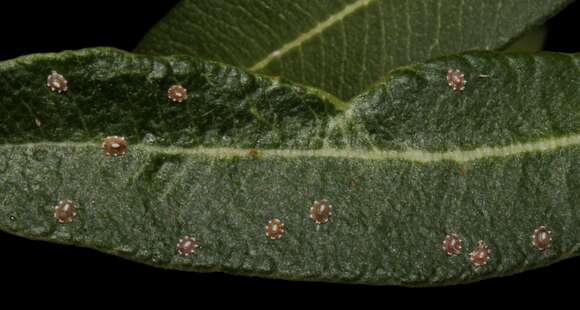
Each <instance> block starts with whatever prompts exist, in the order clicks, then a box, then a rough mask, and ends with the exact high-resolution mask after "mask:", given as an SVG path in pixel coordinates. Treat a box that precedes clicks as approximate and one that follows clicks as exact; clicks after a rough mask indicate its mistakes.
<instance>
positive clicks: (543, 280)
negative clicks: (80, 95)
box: [0, 0, 580, 305]
mask: <svg viewBox="0 0 580 310" xmlns="http://www.w3.org/2000/svg"><path fill="white" fill-rule="evenodd" d="M177 2H178V1H176V0H172V1H155V2H145V1H139V2H137V1H120V0H119V1H99V2H97V4H98V5H95V4H91V3H92V2H89V1H75V2H73V1H70V2H67V1H43V2H40V1H39V2H36V3H35V2H29V1H20V2H18V3H16V4H14V3H12V4H11V6H12V7H11V8H10V9H6V8H4V4H2V7H3V9H2V10H1V11H0V60H5V59H10V58H14V57H17V56H21V55H26V54H30V53H38V52H58V51H61V50H65V49H79V48H85V47H96V46H113V47H117V48H120V49H124V50H132V49H133V48H134V47H135V46H136V44H137V43H138V42H139V40H140V39H141V38H142V37H143V35H144V34H145V33H146V32H147V31H148V30H149V29H150V28H151V27H152V26H153V25H154V24H155V23H156V22H157V21H158V20H159V19H161V18H162V17H163V16H164V15H165V14H166V13H167V12H168V11H169V10H170V9H171V7H173V6H174V5H175V4H176V3H177ZM579 17H580V3H579V2H576V3H574V4H572V5H571V6H570V7H568V8H567V9H566V10H564V11H563V12H561V13H560V14H558V15H557V16H556V17H555V18H553V19H552V20H551V21H550V22H549V23H548V29H549V32H548V39H547V42H546V47H545V49H546V50H550V51H561V52H579V51H580V41H579V40H578V39H577V35H576V32H577V31H578V30H579V29H580V28H579V24H580V22H579V21H578V18H579ZM95 278H107V279H109V280H110V279H124V280H129V279H130V280H132V281H134V282H142V284H144V283H151V285H159V284H160V283H163V284H171V283H187V285H188V287H191V288H201V287H204V288H206V289H207V288H209V289H213V290H218V291H223V290H224V288H233V289H241V288H246V289H247V288H250V289H255V290H257V292H260V291H261V290H262V289H266V288H268V289H270V290H272V289H274V290H282V289H288V288H305V289H307V290H309V291H311V292H318V294H321V293H320V292H321V291H320V289H322V288H324V289H331V290H341V289H346V290H347V291H348V292H354V291H361V290H365V291H373V292H379V294H381V293H382V292H390V293H392V292H393V291H397V292H400V291H408V290H407V289H404V288H398V287H369V286H361V285H344V284H325V283H307V282H292V281H281V280H267V279H259V278H250V277H241V276H231V275H226V274H221V273H212V274H198V273H187V272H177V271H171V270H162V269H157V268H153V267H149V266H145V265H141V264H137V263H133V262H130V261H127V260H124V259H121V258H117V257H114V256H110V255H106V254H103V253H100V252H98V251H95V250H90V249H83V248H77V247H72V246H65V245H57V244H52V243H48V242H41V241H30V240H26V239H23V238H19V237H15V236H11V235H8V234H5V233H1V232H0V281H2V282H9V283H13V284H14V283H23V284H25V286H26V287H27V288H33V287H39V286H40V287H44V288H46V289H49V288H50V287H51V285H53V283H54V280H55V279H66V280H67V281H69V282H70V283H85V282H86V281H89V280H92V279H95ZM574 279H580V258H571V259H567V260H565V261H562V262H559V263H556V264H553V265H551V266H550V267H546V268H541V269H538V270H533V271H527V272H525V273H522V274H517V275H514V276H510V277H505V278H499V279H491V280H485V281H481V282H478V283H473V284H468V285H460V286H456V287H452V288H451V289H454V290H462V289H476V290H477V291H480V290H481V289H488V288H506V289H512V288H520V289H522V288H523V289H524V290H529V292H530V293H532V294H533V292H535V291H537V290H542V289H545V288H547V287H551V288H554V287H560V286H562V287H563V286H564V285H565V283H566V282H567V280H574ZM449 289H450V288H444V289H439V288H437V289H429V290H435V291H437V292H441V291H447V290H449ZM422 290H423V291H425V289H422ZM442 296H444V295H442ZM322 297H324V296H322ZM325 298H326V297H324V298H322V299H321V302H323V301H324V299H325ZM474 302H475V303H477V302H476V301H475V300H474ZM441 305H445V303H442V304H441ZM451 305H452V304H451Z"/></svg>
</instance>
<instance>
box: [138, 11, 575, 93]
mask: <svg viewBox="0 0 580 310" xmlns="http://www.w3.org/2000/svg"><path fill="white" fill-rule="evenodd" d="M570 2H571V1H570V0H550V1H529V0H496V1H481V0H462V1H451V0H422V1H407V0H323V1H311V0H283V1H280V0H241V1H240V0H236V1H231V0H217V1H213V0H212V1H209V0H205V1H198V0H183V1H182V2H181V3H180V4H179V5H177V6H176V7H175V8H174V9H173V10H172V11H171V12H170V13H169V14H168V16H166V17H165V18H164V19H163V20H162V21H161V22H160V23H159V24H158V25H157V26H156V27H155V28H154V29H153V30H152V31H151V32H150V33H149V34H148V35H147V36H146V37H145V38H144V40H143V41H142V42H141V44H140V46H139V47H138V49H137V50H138V51H139V52H147V53H160V54H175V53H183V54H190V55H197V56H200V57H202V58H205V59H214V60H219V61H222V62H225V63H229V64H233V65H237V66H241V67H246V68H250V69H251V70H253V71H259V72H264V73H267V74H270V75H281V76H284V77H287V78H289V79H291V80H294V81H298V82H300V83H303V84H307V85H313V86H316V87H318V88H321V89H324V90H326V91H328V92H330V93H332V94H335V95H336V96H337V97H340V98H344V99H348V98H351V97H352V96H354V95H357V94H358V93H360V92H361V91H362V90H364V89H366V88H368V86H369V85H371V84H373V83H375V82H376V81H378V80H380V79H382V78H383V77H384V76H385V74H386V73H387V72H388V71H390V70H392V69H395V68H397V67H400V66H402V65H407V64H411V63H417V62H422V61H426V60H428V59H430V58H433V57H436V56H441V55H450V54H455V53H457V52H463V51H467V50H474V49H495V48H499V47H502V46H504V45H505V44H507V43H508V42H509V41H511V40H512V39H514V38H516V37H518V36H520V35H521V34H522V33H523V32H524V31H525V30H527V29H529V28H530V27H531V26H533V25H537V24H540V23H542V22H543V21H544V20H546V19H547V18H548V17H550V16H552V15H553V14H555V13H556V12H558V11H559V10H560V9H562V8H563V7H564V6H565V5H566V4H568V3H570Z"/></svg>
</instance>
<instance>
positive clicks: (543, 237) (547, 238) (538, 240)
mask: <svg viewBox="0 0 580 310" xmlns="http://www.w3.org/2000/svg"><path fill="white" fill-rule="evenodd" d="M532 244H533V245H534V247H536V249H538V250H539V251H541V252H543V251H545V250H547V249H548V248H549V247H550V245H551V244H552V232H551V231H549V230H548V229H547V228H546V227H545V226H540V227H538V228H536V229H535V230H534V234H533V235H532Z"/></svg>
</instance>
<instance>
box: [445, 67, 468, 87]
mask: <svg viewBox="0 0 580 310" xmlns="http://www.w3.org/2000/svg"><path fill="white" fill-rule="evenodd" d="M447 84H448V85H449V87H451V89H453V90H464V89H465V84H467V81H466V80H465V75H464V74H463V73H461V71H459V70H457V69H455V70H454V69H449V70H448V71H447Z"/></svg>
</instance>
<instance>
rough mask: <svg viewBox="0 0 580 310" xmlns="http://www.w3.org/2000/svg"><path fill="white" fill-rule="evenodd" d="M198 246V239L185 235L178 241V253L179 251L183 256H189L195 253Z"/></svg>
mask: <svg viewBox="0 0 580 310" xmlns="http://www.w3.org/2000/svg"><path fill="white" fill-rule="evenodd" d="M198 248H199V243H198V242H197V240H195V238H192V237H190V236H185V237H183V238H181V239H179V242H178V243H177V253H179V255H181V256H189V255H191V254H193V253H195V251H196V250H197V249H198Z"/></svg>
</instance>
